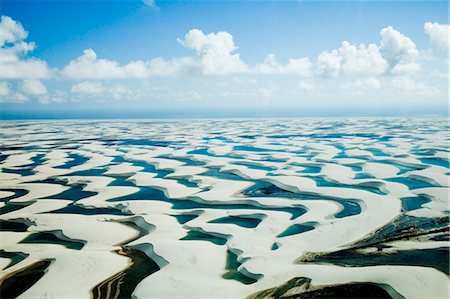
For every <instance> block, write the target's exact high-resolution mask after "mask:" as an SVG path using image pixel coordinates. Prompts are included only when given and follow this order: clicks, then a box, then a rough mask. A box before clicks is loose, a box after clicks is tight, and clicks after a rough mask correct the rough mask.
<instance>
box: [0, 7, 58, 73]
mask: <svg viewBox="0 0 450 299" xmlns="http://www.w3.org/2000/svg"><path fill="white" fill-rule="evenodd" d="M27 36H28V32H26V31H25V29H24V28H23V27H22V25H21V24H20V23H19V22H17V21H15V20H13V19H12V18H10V17H8V16H1V21H0V57H1V59H0V69H1V72H0V78H2V79H44V78H49V77H50V70H49V68H48V67H47V63H46V62H45V61H42V60H39V59H36V58H28V59H27V58H24V56H26V55H27V53H28V52H31V51H33V50H34V48H35V44H34V43H33V42H25V41H24V40H25V39H26V38H27Z"/></svg>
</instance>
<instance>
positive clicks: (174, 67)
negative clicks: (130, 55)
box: [146, 57, 200, 76]
mask: <svg viewBox="0 0 450 299" xmlns="http://www.w3.org/2000/svg"><path fill="white" fill-rule="evenodd" d="M146 66H147V69H148V75H150V76H177V75H185V74H194V73H200V70H199V66H198V63H197V62H196V61H195V60H194V59H193V58H192V57H181V58H176V59H172V60H165V59H163V58H161V57H157V58H154V59H152V60H150V61H148V62H147V63H146Z"/></svg>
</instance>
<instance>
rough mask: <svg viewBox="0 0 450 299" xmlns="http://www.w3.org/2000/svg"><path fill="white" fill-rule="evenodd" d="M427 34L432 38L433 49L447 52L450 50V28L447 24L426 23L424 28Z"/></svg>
mask: <svg viewBox="0 0 450 299" xmlns="http://www.w3.org/2000/svg"><path fill="white" fill-rule="evenodd" d="M424 29H425V32H426V34H428V36H429V38H430V44H431V47H432V48H434V49H436V50H441V51H445V50H448V49H449V47H450V46H449V43H450V26H449V25H447V24H439V23H431V22H426V23H425V26H424Z"/></svg>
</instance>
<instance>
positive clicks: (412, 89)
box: [392, 77, 441, 96]
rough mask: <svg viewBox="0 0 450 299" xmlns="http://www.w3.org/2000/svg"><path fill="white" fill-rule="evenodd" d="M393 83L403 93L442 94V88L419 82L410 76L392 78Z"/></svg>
mask: <svg viewBox="0 0 450 299" xmlns="http://www.w3.org/2000/svg"><path fill="white" fill-rule="evenodd" d="M392 85H393V86H394V87H395V88H397V89H398V90H399V93H401V94H410V95H412V94H420V95H422V96H437V95H440V93H441V92H440V90H439V89H438V88H436V87H434V86H431V85H428V84H426V83H424V82H418V81H416V80H413V79H412V78H410V77H398V78H394V79H393V80H392Z"/></svg>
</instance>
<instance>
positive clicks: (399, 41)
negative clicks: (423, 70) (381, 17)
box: [380, 26, 420, 75]
mask: <svg viewBox="0 0 450 299" xmlns="http://www.w3.org/2000/svg"><path fill="white" fill-rule="evenodd" d="M380 36H381V46H380V53H381V55H383V57H384V59H386V61H387V62H388V63H389V67H390V72H391V73H392V74H394V75H404V74H412V73H415V72H417V71H418V70H419V69H420V65H419V64H418V63H417V62H416V60H417V58H418V56H419V52H418V51H417V48H416V45H415V44H414V43H413V42H412V40H411V39H410V38H409V37H407V36H405V35H403V34H402V33H400V32H399V31H397V30H395V29H394V28H392V27H391V26H389V27H386V28H383V29H382V30H381V32H380Z"/></svg>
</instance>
